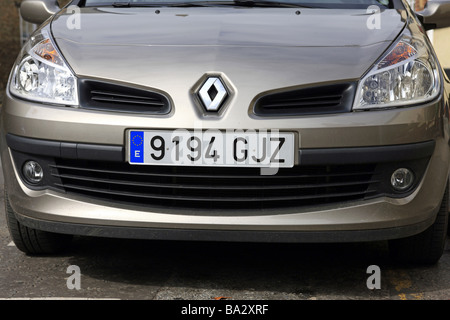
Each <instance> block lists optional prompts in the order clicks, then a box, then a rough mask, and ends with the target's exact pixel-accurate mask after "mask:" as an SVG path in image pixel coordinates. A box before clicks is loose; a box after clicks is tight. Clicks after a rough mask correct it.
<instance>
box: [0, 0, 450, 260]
mask: <svg viewBox="0 0 450 320" xmlns="http://www.w3.org/2000/svg"><path fill="white" fill-rule="evenodd" d="M449 8H450V1H443V0H440V1H435V0H430V1H429V2H428V4H427V6H426V7H425V9H424V10H423V11H420V12H414V11H413V10H412V9H411V8H410V6H409V5H408V3H407V2H405V1H401V0H389V1H388V0H380V1H375V0H324V1H306V0H285V1H278V0H277V1H275V2H273V1H268V0H233V1H228V0H210V1H203V0H187V1H186V0H133V1H126V2H114V1H111V0H74V1H72V2H70V3H68V4H67V5H66V6H65V7H63V8H62V9H60V8H59V7H58V6H57V5H56V3H55V1H54V0H25V1H23V2H22V4H21V8H20V12H21V15H22V17H23V18H24V19H25V20H27V21H29V22H32V23H35V24H39V27H38V28H37V29H36V31H35V32H34V33H33V34H32V36H31V37H30V39H29V40H28V42H27V43H26V44H25V45H24V46H23V48H22V50H21V52H20V54H19V55H18V57H17V61H16V62H15V64H14V66H13V68H12V71H11V74H10V78H9V82H8V86H7V88H6V92H5V98H4V101H3V106H2V110H1V135H0V136H1V161H2V167H3V172H4V179H5V208H6V218H7V223H8V227H9V231H10V235H11V238H12V240H13V241H14V243H15V245H16V246H17V248H18V249H19V250H21V251H23V252H25V253H26V254H30V255H37V254H54V253H57V252H61V251H62V250H67V249H68V248H70V244H71V241H72V237H73V236H74V235H78V236H96V237H111V238H123V239H153V240H164V241H166V240H167V241H169V240H180V241H228V242H272V243H273V242H276V243H330V242H331V243H336V242H343V243H346V242H368V241H387V242H388V243H389V252H390V253H391V255H392V258H393V259H394V260H396V261H401V262H402V263H421V264H434V263H437V262H438V261H439V259H440V257H441V256H442V254H443V251H444V247H445V244H446V238H447V236H446V232H447V228H448V215H449V214H448V212H449V210H448V206H449V205H448V200H449V190H448V181H449V92H450V91H449V88H450V87H449V85H450V82H449V79H448V77H447V76H446V75H445V73H444V71H443V68H442V67H441V65H440V63H439V61H438V58H437V57H436V54H435V52H434V50H433V46H432V44H431V43H430V40H429V38H428V36H427V31H428V30H431V29H436V28H444V27H448V26H450V17H449V15H448V12H449Z"/></svg>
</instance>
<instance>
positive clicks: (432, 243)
mask: <svg viewBox="0 0 450 320" xmlns="http://www.w3.org/2000/svg"><path fill="white" fill-rule="evenodd" d="M448 210H449V202H448V185H447V188H446V191H445V193H444V196H443V197H442V201H441V206H440V208H439V212H438V214H437V217H436V220H435V222H434V223H433V224H432V225H431V226H430V227H429V228H428V229H426V230H425V231H423V232H422V233H419V234H417V235H414V236H411V237H408V238H403V239H396V240H390V241H389V250H390V253H391V254H392V257H393V258H394V259H395V260H397V261H399V262H406V263H417V264H434V263H437V262H438V261H439V259H440V258H441V256H442V254H443V252H444V249H445V244H446V241H447V232H448V223H449V222H448V221H449V212H448Z"/></svg>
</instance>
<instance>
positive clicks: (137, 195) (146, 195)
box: [56, 184, 366, 202]
mask: <svg viewBox="0 0 450 320" xmlns="http://www.w3.org/2000/svg"><path fill="white" fill-rule="evenodd" d="M56 185H59V186H60V187H63V186H64V188H66V189H75V190H81V191H88V192H93V193H105V194H108V195H117V196H125V197H135V198H150V199H160V200H176V201H180V200H181V201H205V202H211V201H212V202H265V201H268V202H269V201H293V200H311V199H323V198H335V197H336V198H337V197H349V196H359V195H364V194H365V193H366V192H365V191H355V192H342V193H328V194H326V195H325V194H316V195H308V196H302V195H298V196H278V197H274V196H266V197H238V196H236V197H210V196H203V197H201V196H189V197H185V196H182V195H171V194H157V193H133V192H126V191H117V190H111V189H99V188H91V187H82V186H79V185H72V184H64V185H60V184H56Z"/></svg>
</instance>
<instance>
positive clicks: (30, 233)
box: [5, 192, 72, 255]
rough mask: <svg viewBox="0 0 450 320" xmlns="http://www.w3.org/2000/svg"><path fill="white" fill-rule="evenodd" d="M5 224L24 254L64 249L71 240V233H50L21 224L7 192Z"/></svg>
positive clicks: (47, 252)
mask: <svg viewBox="0 0 450 320" xmlns="http://www.w3.org/2000/svg"><path fill="white" fill-rule="evenodd" d="M5 212H6V224H7V226H8V229H9V234H10V235H11V238H12V240H13V242H14V244H15V245H16V247H17V248H18V249H19V250H20V251H23V252H25V253H26V254H31V255H38V254H55V253H60V252H62V251H63V250H64V249H66V248H67V247H68V246H69V244H70V242H71V240H72V236H71V235H66V234H59V233H52V232H47V231H42V230H36V229H32V228H29V227H26V226H24V225H23V224H21V223H20V222H19V221H18V220H17V218H16V215H15V213H14V211H13V209H12V208H11V205H10V203H9V199H8V194H7V193H6V192H5Z"/></svg>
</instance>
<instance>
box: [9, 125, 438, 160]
mask: <svg viewBox="0 0 450 320" xmlns="http://www.w3.org/2000/svg"><path fill="white" fill-rule="evenodd" d="M6 141H7V144H8V146H9V147H10V148H11V149H13V150H16V151H20V152H24V153H31V154H40V155H42V154H45V155H47V156H51V157H57V158H60V157H61V158H66V159H79V160H96V161H97V160H98V161H115V162H124V161H125V149H124V147H123V146H117V145H97V144H87V143H70V142H62V141H54V140H42V139H33V138H26V137H21V136H17V135H13V134H10V133H8V134H7V135H6ZM435 144H436V143H435V141H434V140H431V141H425V142H419V143H411V144H403V145H389V146H372V147H353V148H321V149H300V151H299V158H300V165H330V164H334V165H338V164H362V163H374V162H397V161H404V160H416V159H422V158H427V157H430V156H431V155H432V154H433V151H434V148H435Z"/></svg>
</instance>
